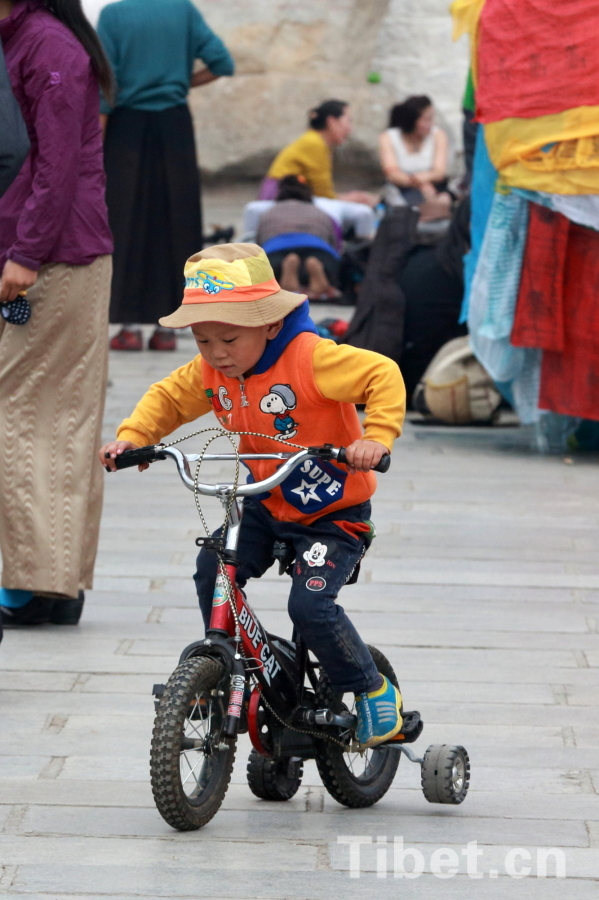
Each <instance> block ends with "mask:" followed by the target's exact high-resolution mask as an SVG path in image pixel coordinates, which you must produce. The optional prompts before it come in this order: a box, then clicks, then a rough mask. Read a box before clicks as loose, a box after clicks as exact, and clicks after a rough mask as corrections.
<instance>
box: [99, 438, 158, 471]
mask: <svg viewBox="0 0 599 900" xmlns="http://www.w3.org/2000/svg"><path fill="white" fill-rule="evenodd" d="M135 449H137V444H132V443H131V441H110V443H109V444H104V446H103V447H102V449H101V450H100V462H101V463H102V465H103V466H104V468H105V469H106V471H107V472H116V471H117V468H116V465H115V463H114V461H115V459H116V458H117V456H120V455H121V453H124V452H125V450H135ZM137 468H138V469H139V471H140V472H143V470H144V469H147V468H149V463H143V465H141V466H138V467H137Z"/></svg>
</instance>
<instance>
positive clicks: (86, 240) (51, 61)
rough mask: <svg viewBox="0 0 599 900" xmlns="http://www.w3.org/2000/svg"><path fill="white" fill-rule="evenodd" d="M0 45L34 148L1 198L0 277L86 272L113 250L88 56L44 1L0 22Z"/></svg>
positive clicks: (32, 1) (20, 3)
mask: <svg viewBox="0 0 599 900" xmlns="http://www.w3.org/2000/svg"><path fill="white" fill-rule="evenodd" d="M0 39H1V40H2V43H3V45H4V53H5V56H6V66H7V69H8V74H9V76H10V81H11V84H12V89H13V92H14V95H15V97H16V98H17V101H18V103H19V106H20V107H21V111H22V113H23V118H24V119H25V123H26V125H27V131H28V133H29V140H30V142H31V151H30V153H29V155H28V157H27V159H26V160H25V163H24V164H23V168H22V169H21V171H20V173H19V175H18V176H17V178H16V180H15V181H14V182H13V184H12V185H11V187H10V188H9V189H8V191H7V192H6V194H4V196H3V197H2V198H1V199H0V273H1V271H2V267H3V266H4V263H5V261H6V260H7V259H12V260H14V261H15V262H16V263H19V264H20V265H22V266H26V267H27V268H28V269H35V270H37V269H39V267H40V266H41V265H42V264H43V263H48V262H62V263H68V264H69V265H88V264H89V263H91V262H93V260H94V259H96V257H98V256H102V255H104V254H105V253H112V249H113V246H112V235H111V233H110V228H109V227H108V213H107V210H106V203H105V201H104V187H105V176H104V167H103V154H102V135H101V130H100V123H99V92H98V83H97V79H96V77H95V75H94V73H93V70H92V66H91V62H90V59H89V56H88V55H87V53H86V51H85V50H84V49H83V47H82V46H81V44H80V43H79V41H78V40H77V38H76V37H75V35H74V34H73V33H72V32H71V31H70V30H69V29H68V28H67V27H66V25H63V24H62V22H59V21H58V19H56V18H55V17H54V16H53V15H52V14H51V13H49V12H47V10H46V9H45V8H44V7H43V6H42V3H41V0H17V2H16V3H15V6H14V9H13V12H12V15H10V16H9V17H8V18H7V19H2V20H0Z"/></svg>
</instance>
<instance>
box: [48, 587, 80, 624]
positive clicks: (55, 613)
mask: <svg viewBox="0 0 599 900" xmlns="http://www.w3.org/2000/svg"><path fill="white" fill-rule="evenodd" d="M84 602H85V594H84V593H83V591H79V596H78V597H76V598H72V597H67V598H65V599H64V600H54V601H53V603H54V606H53V609H52V612H51V613H50V622H52V624H53V625H78V624H79V619H80V618H81V613H82V612H83V604H84Z"/></svg>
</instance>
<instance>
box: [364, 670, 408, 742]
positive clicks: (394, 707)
mask: <svg viewBox="0 0 599 900" xmlns="http://www.w3.org/2000/svg"><path fill="white" fill-rule="evenodd" d="M381 677H382V679H383V686H382V687H380V688H379V689H378V691H373V692H372V693H371V694H356V715H357V717H358V727H357V728H356V737H357V738H358V743H359V744H360V746H362V747H376V745H377V744H382V743H383V741H388V740H390V739H391V738H392V737H395V735H396V734H398V733H399V731H400V729H401V726H402V724H403V718H402V700H401V694H400V692H399V690H398V689H397V688H396V687H395V685H393V684H391V682H390V681H389V680H388V679H387V678H385V676H384V675H382V676H381Z"/></svg>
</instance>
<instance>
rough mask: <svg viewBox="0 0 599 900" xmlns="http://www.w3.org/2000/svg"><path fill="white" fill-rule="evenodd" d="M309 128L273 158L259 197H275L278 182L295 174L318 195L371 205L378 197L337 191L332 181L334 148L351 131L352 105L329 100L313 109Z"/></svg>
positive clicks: (271, 198) (264, 198)
mask: <svg viewBox="0 0 599 900" xmlns="http://www.w3.org/2000/svg"><path fill="white" fill-rule="evenodd" d="M309 125H310V127H309V128H308V130H307V131H306V132H304V134H302V135H301V137H299V138H297V140H295V141H293V142H292V143H291V144H288V145H287V147H284V148H283V150H281V151H280V153H278V154H277V156H276V157H275V159H274V162H273V163H272V165H271V167H270V169H269V170H268V172H267V175H266V178H265V179H264V181H263V182H262V187H261V190H260V197H259V199H260V200H274V199H275V197H276V195H277V191H278V183H279V181H280V180H281V178H285V176H287V175H296V176H297V177H298V178H299V179H300V181H304V182H305V183H306V184H307V185H308V186H309V187H310V188H311V189H312V193H313V195H314V196H315V197H329V198H331V199H335V198H336V199H339V200H350V201H353V202H355V203H367V204H368V205H369V206H372V205H373V203H375V202H376V200H377V198H375V197H374V195H372V194H369V193H368V192H366V191H350V192H349V193H346V194H337V193H336V192H335V186H334V184H333V153H332V151H333V147H338V146H340V145H341V144H343V143H344V141H346V140H347V138H348V137H349V135H350V134H351V130H352V120H351V112H350V109H349V105H348V104H347V103H345V102H344V101H343V100H326V101H325V102H324V103H321V104H320V106H317V107H316V108H315V109H312V110H310V118H309Z"/></svg>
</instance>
